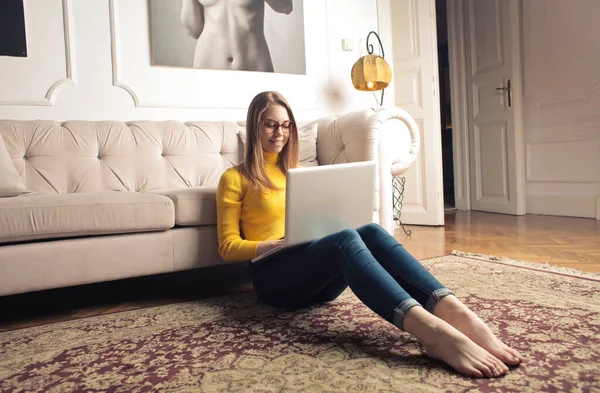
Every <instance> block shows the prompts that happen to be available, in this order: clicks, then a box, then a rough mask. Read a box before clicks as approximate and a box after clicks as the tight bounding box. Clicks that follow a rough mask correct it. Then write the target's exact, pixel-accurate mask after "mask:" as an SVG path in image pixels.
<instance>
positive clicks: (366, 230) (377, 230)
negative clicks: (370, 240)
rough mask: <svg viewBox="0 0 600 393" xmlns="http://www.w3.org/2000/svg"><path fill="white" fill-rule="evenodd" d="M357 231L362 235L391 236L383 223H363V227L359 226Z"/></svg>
mask: <svg viewBox="0 0 600 393" xmlns="http://www.w3.org/2000/svg"><path fill="white" fill-rule="evenodd" d="M356 231H357V232H358V234H359V235H360V236H361V237H364V236H367V237H373V236H381V235H388V236H389V233H388V231H386V230H385V229H383V227H382V226H381V225H379V224H376V223H374V222H373V223H370V224H367V225H363V226H362V227H360V228H358V229H357V230H356Z"/></svg>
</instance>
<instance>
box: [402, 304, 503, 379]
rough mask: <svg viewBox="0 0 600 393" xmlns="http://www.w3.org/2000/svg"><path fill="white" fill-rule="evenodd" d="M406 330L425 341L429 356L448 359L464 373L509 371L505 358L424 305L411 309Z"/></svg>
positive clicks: (481, 374) (478, 374)
mask: <svg viewBox="0 0 600 393" xmlns="http://www.w3.org/2000/svg"><path fill="white" fill-rule="evenodd" d="M404 330H405V331H406V332H407V333H410V334H412V335H413V336H415V337H416V338H417V340H419V341H420V342H421V344H423V346H424V347H425V351H426V352H427V354H428V355H429V356H431V357H432V358H435V359H439V360H442V361H444V362H446V363H447V364H448V365H449V366H450V367H452V368H453V369H455V370H456V371H458V372H460V373H461V374H465V375H468V376H472V377H488V378H490V377H499V376H501V375H503V374H505V373H506V372H507V371H508V367H506V365H505V364H504V363H502V361H500V360H499V359H497V358H496V357H494V356H493V355H491V354H490V353H489V352H487V351H486V350H485V349H483V348H481V347H480V346H479V345H477V344H475V343H474V342H473V341H471V339H469V338H468V337H467V336H465V335H464V334H463V333H461V332H459V331H458V330H457V329H455V328H454V327H452V326H451V325H450V324H448V323H447V322H445V321H443V320H441V319H440V318H438V317H436V316H435V315H432V314H431V313H429V312H428V311H426V310H425V309H424V308H422V307H412V308H411V309H410V310H409V311H408V313H407V314H406V317H405V319H404Z"/></svg>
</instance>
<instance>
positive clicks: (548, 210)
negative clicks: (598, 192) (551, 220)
mask: <svg viewBox="0 0 600 393" xmlns="http://www.w3.org/2000/svg"><path fill="white" fill-rule="evenodd" d="M597 200H600V198H598V197H595V196H594V195H589V196H586V195H531V194H530V195H527V214H543V215H550V216H566V217H582V218H596V217H597V214H598V207H597V204H598V202H597Z"/></svg>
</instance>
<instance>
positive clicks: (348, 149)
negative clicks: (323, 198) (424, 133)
mask: <svg viewBox="0 0 600 393" xmlns="http://www.w3.org/2000/svg"><path fill="white" fill-rule="evenodd" d="M317 123H318V131H317V160H318V162H319V165H330V164H340V163H345V162H356V161H375V162H376V163H377V181H376V190H375V204H374V206H373V211H374V213H375V214H374V221H376V222H379V224H380V225H381V226H382V227H384V228H385V229H386V230H388V232H390V233H393V231H394V222H393V213H394V212H393V206H392V176H398V175H401V174H403V173H404V172H406V171H407V170H408V169H409V168H410V167H411V166H412V165H413V164H414V162H415V161H416V158H417V156H418V154H419V151H420V146H421V141H420V133H419V127H418V125H417V123H416V122H415V120H414V119H413V118H412V116H410V115H409V114H408V112H406V111H405V110H403V109H400V108H397V107H392V108H386V109H381V110H376V109H364V110H360V111H355V112H350V113H347V114H345V115H343V116H339V117H325V118H322V119H319V120H318V121H317Z"/></svg>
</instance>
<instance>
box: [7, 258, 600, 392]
mask: <svg viewBox="0 0 600 393" xmlns="http://www.w3.org/2000/svg"><path fill="white" fill-rule="evenodd" d="M496 259H497V258H496ZM423 263H424V265H425V266H427V268H428V269H430V270H431V271H432V272H433V273H434V274H435V275H436V276H437V277H438V278H439V279H440V281H442V282H443V283H445V284H446V285H447V286H448V287H450V288H451V289H453V290H454V291H455V292H456V294H457V295H458V296H459V297H460V298H461V299H462V300H463V301H464V302H465V303H466V304H467V305H469V306H470V307H471V308H472V309H474V310H475V311H476V312H477V313H478V314H479V315H480V316H481V317H482V319H483V320H484V321H486V322H488V324H489V325H490V326H491V327H492V329H493V330H494V332H495V333H496V334H498V335H499V336H500V337H501V338H502V339H503V340H504V341H506V342H507V343H509V344H510V345H512V346H514V347H515V348H516V349H518V350H519V351H520V352H521V353H522V354H524V355H525V357H526V359H525V361H524V362H523V364H522V365H521V366H519V367H517V368H514V369H512V370H511V371H509V373H508V374H507V375H505V376H504V377H501V378H498V379H472V378H467V377H463V376H460V375H458V374H456V373H455V372H453V371H452V370H450V369H449V368H448V367H446V366H445V365H444V364H443V363H441V362H437V361H434V360H431V359H429V358H428V357H427V356H426V355H425V354H424V352H423V349H422V347H421V346H420V345H419V343H418V342H416V341H415V340H414V339H413V338H411V336H409V335H408V334H406V333H403V332H401V331H399V330H397V329H396V328H394V327H393V326H392V325H391V324H389V323H388V322H386V321H384V320H383V319H381V318H380V317H378V316H377V315H376V314H374V313H372V312H371V311H370V310H369V309H368V308H367V307H365V306H363V305H362V303H360V301H358V299H357V298H356V297H355V296H354V294H353V293H352V292H351V291H349V290H348V291H346V292H344V293H343V294H342V296H340V297H339V298H338V299H336V300H335V301H333V302H331V303H328V304H324V305H321V306H315V307H312V308H308V309H303V310H299V311H289V310H277V309H274V308H270V307H267V306H264V305H261V304H259V303H258V302H257V299H256V297H255V296H254V294H253V293H252V292H249V293H242V294H236V295H231V296H225V297H220V298H213V299H205V300H202V301H195V302H187V303H179V304H173V305H168V306H160V307H154V308H147V309H141V310H136V311H129V312H123V313H118V314H111V315H105V316H99V317H92V318H87V319H80V320H74V321H70V322H63V323H56V324H51V325H45V326H38V327H34V328H27V329H21V330H16V331H11V332H6V333H1V334H0V391H1V392H25V391H27V392H150V391H160V392H186V393H187V392H190V393H191V392H307V393H308V392H448V391H450V392H466V391H482V392H554V391H561V392H564V391H573V392H599V391H600V278H598V276H597V275H592V274H585V273H577V274H575V275H573V274H571V273H576V272H566V271H564V269H563V270H562V271H560V272H553V271H552V269H551V268H549V267H548V266H542V265H535V264H531V263H529V264H520V263H518V262H512V261H502V260H490V258H479V259H476V258H473V257H472V256H471V257H465V256H456V255H453V256H445V257H439V258H433V259H430V260H426V261H424V262H423Z"/></svg>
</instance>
